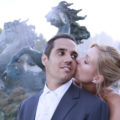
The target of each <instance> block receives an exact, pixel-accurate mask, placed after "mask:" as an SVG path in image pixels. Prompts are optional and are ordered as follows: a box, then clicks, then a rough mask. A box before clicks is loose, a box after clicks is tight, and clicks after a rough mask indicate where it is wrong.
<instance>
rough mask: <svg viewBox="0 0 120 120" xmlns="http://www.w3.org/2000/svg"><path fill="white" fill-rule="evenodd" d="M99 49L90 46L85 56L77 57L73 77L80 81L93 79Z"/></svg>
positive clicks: (85, 81)
mask: <svg viewBox="0 0 120 120" xmlns="http://www.w3.org/2000/svg"><path fill="white" fill-rule="evenodd" d="M98 56H99V51H98V49H97V48H96V47H93V48H90V49H89V50H88V52H87V53H86V55H85V56H83V57H79V58H77V63H78V65H77V71H76V75H75V78H76V79H77V80H78V81H79V82H82V83H89V82H91V81H93V80H94V77H95V75H96V73H97V59H98Z"/></svg>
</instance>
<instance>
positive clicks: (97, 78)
mask: <svg viewBox="0 0 120 120" xmlns="http://www.w3.org/2000/svg"><path fill="white" fill-rule="evenodd" d="M103 81H104V76H103V75H96V76H95V77H94V78H93V81H92V82H93V83H96V84H97V83H102V82H103Z"/></svg>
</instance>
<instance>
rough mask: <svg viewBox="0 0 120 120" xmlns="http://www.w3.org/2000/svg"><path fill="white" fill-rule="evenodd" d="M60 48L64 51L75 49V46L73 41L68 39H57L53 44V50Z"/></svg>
mask: <svg viewBox="0 0 120 120" xmlns="http://www.w3.org/2000/svg"><path fill="white" fill-rule="evenodd" d="M56 47H62V48H66V49H70V48H71V49H76V48H77V45H76V43H75V42H74V41H72V40H71V39H68V38H59V39H57V40H56V41H55V42H54V48H56Z"/></svg>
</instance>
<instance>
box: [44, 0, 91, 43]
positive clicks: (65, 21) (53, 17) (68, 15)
mask: <svg viewBox="0 0 120 120" xmlns="http://www.w3.org/2000/svg"><path fill="white" fill-rule="evenodd" d="M72 4H73V3H67V2H66V1H62V2H60V3H59V4H58V6H56V7H53V8H52V10H51V11H50V12H49V13H48V14H47V15H46V18H47V20H48V22H51V24H52V25H54V26H55V27H58V33H70V34H72V35H73V36H74V37H75V39H76V40H77V43H78V44H79V43H80V42H81V40H82V39H87V38H89V37H90V33H89V32H88V31H87V29H86V27H85V26H80V25H79V24H78V23H77V22H76V21H79V20H84V19H85V18H86V16H83V17H82V16H78V15H77V14H78V13H79V12H80V11H81V10H82V9H80V10H75V9H71V8H69V6H71V5H72Z"/></svg>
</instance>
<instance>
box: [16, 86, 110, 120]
mask: <svg viewBox="0 0 120 120" xmlns="http://www.w3.org/2000/svg"><path fill="white" fill-rule="evenodd" d="M41 94H42V91H41V92H40V93H38V94H36V95H34V96H32V97H30V98H28V99H26V100H25V101H23V102H22V103H21V105H20V107H19V111H18V115H17V120H35V115H36V109H37V105H38V100H39V97H40V95H41ZM108 113H109V112H108V107H107V105H106V103H105V102H104V101H102V100H101V99H99V98H98V97H97V96H95V95H93V94H91V93H89V92H87V91H85V90H83V89H80V88H78V87H77V86H75V85H74V84H72V85H71V86H70V88H69V89H68V90H67V92H66V93H65V95H64V96H63V98H62V99H61V101H60V103H59V105H58V106H57V109H56V111H55V113H54V114H53V116H52V119H51V120H109V118H108V116H109V114H108Z"/></svg>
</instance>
